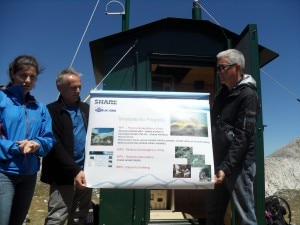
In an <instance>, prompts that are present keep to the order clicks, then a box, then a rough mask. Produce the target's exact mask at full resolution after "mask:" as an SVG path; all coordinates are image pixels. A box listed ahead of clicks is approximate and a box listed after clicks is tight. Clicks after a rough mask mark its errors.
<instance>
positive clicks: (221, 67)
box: [216, 63, 236, 71]
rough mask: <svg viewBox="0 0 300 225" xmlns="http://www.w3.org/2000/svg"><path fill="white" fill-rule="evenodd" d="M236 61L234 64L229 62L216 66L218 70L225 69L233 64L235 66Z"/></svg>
mask: <svg viewBox="0 0 300 225" xmlns="http://www.w3.org/2000/svg"><path fill="white" fill-rule="evenodd" d="M235 65H236V63H233V64H227V65H222V64H221V65H218V66H217V67H216V69H217V71H223V70H226V69H227V68H228V67H231V66H235Z"/></svg>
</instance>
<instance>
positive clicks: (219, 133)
mask: <svg viewBox="0 0 300 225" xmlns="http://www.w3.org/2000/svg"><path fill="white" fill-rule="evenodd" d="M244 68H245V58H244V56H243V54H242V53H241V52H239V51H237V50H235V49H229V50H226V51H223V52H220V53H219V54H218V55H217V72H218V75H219V79H220V82H221V84H222V87H221V89H220V90H219V92H218V94H217V96H216V98H215V100H214V103H213V108H212V112H211V120H212V123H211V124H212V138H213V152H214V166H215V188H214V189H213V190H212V191H211V192H209V196H208V198H207V203H206V225H222V224H224V217H225V213H226V208H227V205H228V202H229V200H230V198H231V200H232V203H233V205H234V206H235V208H236V212H237V216H238V221H237V223H236V224H241V225H257V221H256V215H255V207H254V205H255V204H254V192H253V182H254V177H255V173H256V163H255V144H254V136H255V128H256V120H257V114H258V112H259V109H260V103H259V100H258V96H257V92H256V82H255V80H254V79H253V78H252V76H251V75H248V74H244V73H243V69H244Z"/></svg>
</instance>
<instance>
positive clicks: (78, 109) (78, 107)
mask: <svg viewBox="0 0 300 225" xmlns="http://www.w3.org/2000/svg"><path fill="white" fill-rule="evenodd" d="M56 85H57V89H58V91H59V92H60V95H59V98H58V100H57V101H55V102H53V103H50V104H49V105H47V107H48V110H49V113H50V115H51V117H52V121H53V122H52V126H53V133H54V135H55V136H56V138H57V143H56V144H55V146H54V148H53V149H52V151H51V154H49V155H48V156H47V157H45V158H44V159H43V162H42V173H41V181H42V182H44V183H47V184H50V198H49V203H48V215H47V218H46V219H45V224H47V225H49V224H55V225H63V224H65V221H66V220H67V221H68V223H67V224H68V225H71V224H72V225H73V224H80V225H81V224H82V225H83V224H84V223H85V218H86V216H87V213H88V210H89V207H90V203H91V196H92V189H90V188H87V187H86V180H85V174H84V172H83V167H84V158H85V139H86V131H87V125H88V115H89V105H88V104H87V103H83V102H81V101H80V90H81V78H80V74H79V73H77V72H76V71H75V70H73V69H66V70H63V71H62V72H61V73H60V74H59V75H58V76H57V78H56ZM74 184H75V186H74Z"/></svg>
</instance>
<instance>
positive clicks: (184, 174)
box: [173, 164, 191, 178]
mask: <svg viewBox="0 0 300 225" xmlns="http://www.w3.org/2000/svg"><path fill="white" fill-rule="evenodd" d="M173 177H174V178H191V165H188V164H174V165H173Z"/></svg>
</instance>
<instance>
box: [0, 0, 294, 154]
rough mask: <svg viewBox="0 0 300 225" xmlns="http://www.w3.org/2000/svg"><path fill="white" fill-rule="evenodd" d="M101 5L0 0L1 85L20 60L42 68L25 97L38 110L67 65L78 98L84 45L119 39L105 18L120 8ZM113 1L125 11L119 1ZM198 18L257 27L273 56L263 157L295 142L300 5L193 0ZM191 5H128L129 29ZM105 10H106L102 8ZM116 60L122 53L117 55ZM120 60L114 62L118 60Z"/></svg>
mask: <svg viewBox="0 0 300 225" xmlns="http://www.w3.org/2000/svg"><path fill="white" fill-rule="evenodd" d="M109 2H110V1H108V0H0V74H1V76H0V84H7V83H8V81H9V79H8V73H7V70H8V66H9V64H10V63H11V62H12V61H13V59H14V58H15V57H16V56H18V55H21V54H29V55H33V56H35V57H36V58H37V59H38V61H39V63H40V65H42V66H43V67H44V68H45V70H44V72H43V73H42V74H41V75H40V76H39V78H38V81H37V84H36V87H35V88H34V90H33V91H32V94H33V95H34V96H35V97H36V98H37V100H38V101H40V102H43V103H45V104H47V103H50V102H52V101H54V100H55V99H56V98H57V96H58V92H57V90H56V86H55V77H56V75H57V74H58V73H59V72H60V71H61V70H62V69H64V68H67V67H70V66H72V67H73V68H74V69H75V70H77V71H79V72H80V73H82V75H83V76H82V83H83V86H82V91H81V97H82V99H85V98H86V97H87V96H88V95H89V92H90V90H92V89H94V88H95V87H96V86H97V84H96V82H95V78H94V73H93V67H92V60H91V55H90V48H89V42H90V41H93V40H96V39H99V38H102V37H105V36H108V35H112V34H115V33H119V32H121V30H122V18H121V16H119V15H106V13H105V12H106V9H107V10H108V11H110V12H111V11H119V9H121V5H119V4H118V3H116V2H111V3H110V4H108V3H109ZM119 2H121V3H123V5H125V0H120V1H119ZM199 3H200V4H201V8H202V19H203V20H208V21H211V22H213V23H216V24H219V25H221V26H222V27H224V28H226V29H228V30H230V31H232V32H234V33H236V34H240V33H241V32H242V31H243V30H244V28H245V27H246V26H247V25H248V24H256V25H257V30H258V40H259V44H260V45H262V46H264V47H266V48H268V49H270V50H273V51H275V52H277V53H278V54H279V57H277V58H276V59H275V60H273V61H271V62H270V63H269V64H267V65H266V66H264V67H263V68H261V91H262V113H263V124H264V125H265V126H266V127H265V129H264V152H265V156H268V155H270V154H271V153H273V152H275V151H276V150H278V149H280V148H281V147H283V146H285V145H287V144H288V143H290V142H291V141H294V140H295V139H297V138H298V137H300V118H299V116H300V100H299V101H298V100H297V99H299V98H300V69H299V68H300V56H299V55H300V41H299V40H300V1H299V0H252V1H240V0H226V1H221V0H199ZM192 5H193V0H130V12H129V29H132V28H135V27H138V26H142V25H145V24H147V23H151V22H154V21H157V20H160V19H163V18H166V17H173V18H187V19H192ZM107 6H108V8H106V7H107ZM120 54H121V55H123V53H120ZM121 55H120V58H121Z"/></svg>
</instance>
